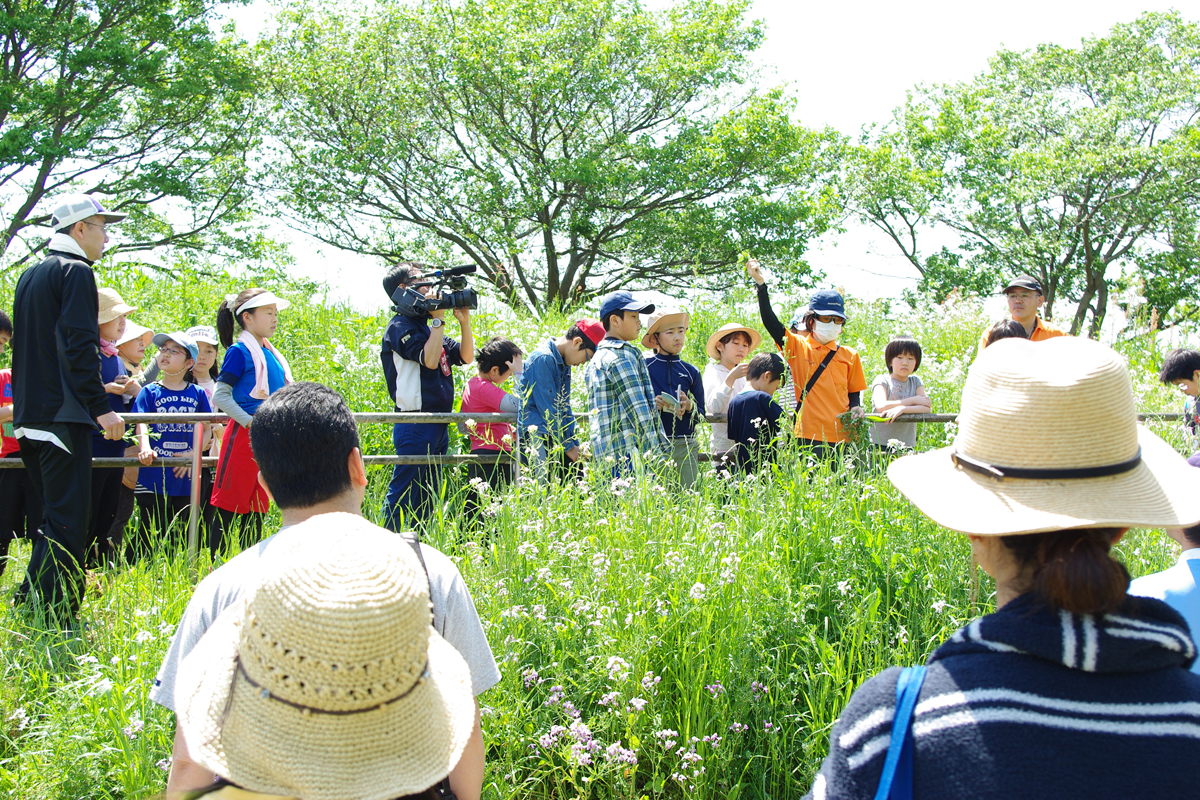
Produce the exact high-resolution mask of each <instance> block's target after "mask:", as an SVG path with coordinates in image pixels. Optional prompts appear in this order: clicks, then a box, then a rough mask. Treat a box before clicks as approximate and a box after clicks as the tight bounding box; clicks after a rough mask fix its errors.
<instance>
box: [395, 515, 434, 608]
mask: <svg viewBox="0 0 1200 800" xmlns="http://www.w3.org/2000/svg"><path fill="white" fill-rule="evenodd" d="M399 535H400V538H401V539H403V540H404V541H406V542H408V546H409V547H411V548H412V549H413V552H414V553H416V554H417V561H420V562H421V570H422V571H423V572H424V573H425V583H429V567H427V566H425V556H424V555H422V554H421V534H419V533H417V532H416V531H401V532H400V534H399ZM431 602H432V601H431Z"/></svg>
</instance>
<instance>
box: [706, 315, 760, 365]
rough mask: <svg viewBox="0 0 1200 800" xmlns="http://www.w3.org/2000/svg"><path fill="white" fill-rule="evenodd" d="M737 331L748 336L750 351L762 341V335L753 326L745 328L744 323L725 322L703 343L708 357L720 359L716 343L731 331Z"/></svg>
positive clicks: (715, 359)
mask: <svg viewBox="0 0 1200 800" xmlns="http://www.w3.org/2000/svg"><path fill="white" fill-rule="evenodd" d="M737 331H741V332H742V333H744V334H746V335H747V336H749V337H750V350H751V351H753V350H754V348H756V347H758V346H759V344H761V343H762V336H761V335H760V334H759V332H758V331H756V330H754V329H753V328H747V327H746V326H745V325H738V324H737V323H736V322H727V323H725V324H724V325H722V326H721V327H719V328H717V329H716V330H715V331H713V335H712V336H710V337H708V344H706V345H704V350H705V352H707V353H708V356H709V358H711V359H712V360H713V361H720V360H721V354H720V353H718V352H717V345H718V344H720V343H721V340H722V339H724V338H725V337H726V336H728V335H729V334H731V333H736V332H737Z"/></svg>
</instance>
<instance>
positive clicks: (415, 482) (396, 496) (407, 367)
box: [379, 261, 475, 531]
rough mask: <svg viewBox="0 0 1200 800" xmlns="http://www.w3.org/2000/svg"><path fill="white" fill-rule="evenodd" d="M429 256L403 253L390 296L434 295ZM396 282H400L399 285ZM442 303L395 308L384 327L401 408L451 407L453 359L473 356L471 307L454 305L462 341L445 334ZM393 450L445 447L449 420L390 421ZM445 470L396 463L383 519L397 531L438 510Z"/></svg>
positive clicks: (384, 354)
mask: <svg viewBox="0 0 1200 800" xmlns="http://www.w3.org/2000/svg"><path fill="white" fill-rule="evenodd" d="M428 269H429V267H428V266H426V265H425V264H419V263H416V262H413V261H405V262H401V263H400V264H397V265H396V266H394V267H392V268H391V269H390V270H388V273H387V275H386V276H385V277H384V279H383V290H384V291H385V292H387V295H388V297H389V298H391V299H392V300H393V302H398V301H397V299H396V298H397V296H398V294H400V293H402V292H403V291H404V290H410V291H415V292H418V293H420V294H421V295H422V296H423V297H426V298H429V299H436V298H437V297H438V293H437V292H436V291H435V290H434V288H433V286H432V285H431V283H430V281H428V280H426V279H425V273H426V271H427V270H428ZM398 290H400V291H399V292H398ZM445 316H446V311H445V309H440V310H436V311H420V312H418V313H417V314H415V315H414V314H412V313H400V311H399V310H397V313H396V314H395V315H394V316H393V317H392V320H391V322H389V323H388V326H387V330H386V331H385V332H384V334H383V346H382V348H381V350H380V353H379V355H380V359H381V360H382V362H383V374H384V377H385V378H386V379H387V387H388V393H389V394H390V395H391V396H392V401H393V402H394V403H395V405H396V410H397V411H428V412H433V413H443V414H444V413H450V412H451V411H453V410H454V375H453V373H452V372H451V369H450V368H451V367H457V366H460V365H462V364H469V363H470V362H471V361H473V360H474V359H475V340H474V337H473V336H472V334H471V310H470V309H469V308H466V307H464V308H456V309H454V318H455V319H456V320H458V324H459V328H460V330H461V331H462V342H461V343H459V342H456V341H454V339H451V338H450V337H449V336H447V335H446V330H445V327H444V326H445ZM392 442H393V444H394V445H395V446H396V455H398V456H402V455H426V454H432V455H445V454H446V452H447V451H448V450H449V448H450V433H449V426H448V425H447V424H446V423H441V422H439V423H402V422H399V423H396V425H395V427H394V428H393V429H392ZM441 477H442V471H441V467H440V466H439V465H433V464H397V465H396V466H395V467H393V468H392V481H391V483H390V484H388V491H387V497H386V498H384V501H383V519H384V525H386V526H387V527H388V528H389V529H391V530H394V531H399V530H406V529H410V528H413V527H415V526H417V525H423V524H424V522H425V520H427V519H429V517H430V516H431V515H432V513H433V501H434V498H436V497H437V496H438V488H439V487H438V485H439V483H440V482H441Z"/></svg>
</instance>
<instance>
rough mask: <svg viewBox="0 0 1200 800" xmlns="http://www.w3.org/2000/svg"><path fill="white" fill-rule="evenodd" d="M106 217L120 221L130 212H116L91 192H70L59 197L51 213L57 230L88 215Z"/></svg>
mask: <svg viewBox="0 0 1200 800" xmlns="http://www.w3.org/2000/svg"><path fill="white" fill-rule="evenodd" d="M97 215H99V216H101V217H104V221H105V222H120V221H121V220H123V219H125V217H127V216H129V215H128V214H114V213H113V212H111V211H109V210H107V209H106V208H104V206H102V205H101V204H100V201H99V200H97V199H96V198H95V196H94V195H90V194H69V195H67V196H66V197H63V198H61V199H59V201H58V204H57V205H55V206H54V212H53V214H51V219H50V227H51V228H53V229H54V230H56V231H61V230H62V229H63V228H69V227H71V226H72V225H74V224H75V223H76V222H83V221H84V220H85V219H87V218H88V217H94V216H97Z"/></svg>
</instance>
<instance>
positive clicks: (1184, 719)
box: [808, 595, 1200, 800]
mask: <svg viewBox="0 0 1200 800" xmlns="http://www.w3.org/2000/svg"><path fill="white" fill-rule="evenodd" d="M1195 658H1196V648H1195V646H1194V645H1193V644H1192V640H1191V638H1190V637H1189V635H1188V628H1187V624H1186V623H1185V622H1184V621H1183V618H1182V617H1180V616H1179V615H1178V614H1177V613H1176V612H1175V611H1174V610H1172V609H1171V608H1170V607H1168V606H1167V605H1166V604H1165V603H1162V602H1160V601H1158V600H1151V599H1147V598H1138V597H1130V598H1127V599H1126V601H1125V604H1124V605H1123V606H1122V607H1121V609H1120V611H1119V612H1117V613H1115V614H1106V615H1104V616H1098V617H1093V616H1090V615H1088V616H1082V615H1073V614H1069V613H1067V612H1065V611H1060V610H1057V609H1050V608H1045V607H1041V608H1039V607H1037V606H1036V605H1035V604H1034V602H1033V600H1032V598H1031V597H1030V596H1028V595H1026V596H1023V597H1019V598H1017V599H1016V600H1014V601H1012V602H1011V603H1009V604H1008V605H1006V606H1005V607H1004V608H1002V609H1000V610H999V611H997V612H996V613H994V614H989V615H987V616H985V617H981V618H979V619H977V620H975V621H974V622H972V623H971V624H969V625H968V626H967V627H965V628H963V629H961V630H959V631H958V632H957V633H955V634H954V636H952V637H951V638H950V639H949V640H948V641H947V642H946V643H945V644H943V645H942V646H941V647H939V648H938V649H937V651H936V652H934V654H933V655H932V656H930V657H929V661H928V662H927V663H928V666H929V669H928V672H927V675H926V678H925V683H924V685H923V686H922V688H921V694H920V697H919V699H918V702H917V706H916V711H915V713H914V715H913V734H914V737H915V740H916V755H915V759H914V768H913V772H914V793H913V794H914V796H915V797H916V798H918V800H938V799H939V798H947V800H949V798H956V799H960V798H1025V797H1028V798H1060V797H1086V798H1088V800H1097V799H1098V798H1132V797H1147V798H1177V797H1178V798H1184V797H1200V675H1196V674H1193V673H1191V672H1189V671H1188V669H1187V668H1188V667H1189V666H1190V665H1191V663H1192V661H1193V660H1194V659H1195ZM899 674H900V670H899V668H896V667H893V668H891V669H888V670H886V671H884V672H882V673H880V674H879V675H876V676H875V677H874V678H871V679H870V680H869V681H867V682H866V683H864V684H863V685H862V686H861V687H859V689H858V691H856V692H855V693H854V696H853V697H851V698H850V702H849V703H848V704H847V705H846V708H845V710H844V711H843V712H842V716H841V719H839V720H838V722H837V723H836V724H835V725H834V728H833V734H832V736H831V740H830V746H829V755H828V757H827V758H826V759H825V762H824V764H822V766H821V771H820V773H819V774H818V775H817V778H816V780H815V781H814V782H813V786H812V790H811V791H810V793H809V795H808V797H811V798H813V800H824V798H829V800H835V799H837V800H841V798H864V800H871V798H873V797H874V796H875V790H876V788H877V787H878V784H879V774H880V771H881V770H882V768H883V761H884V755H885V753H886V752H887V747H888V742H889V740H890V737H891V725H892V714H893V710H894V708H895V703H896V679H897V676H898V675H899Z"/></svg>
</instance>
